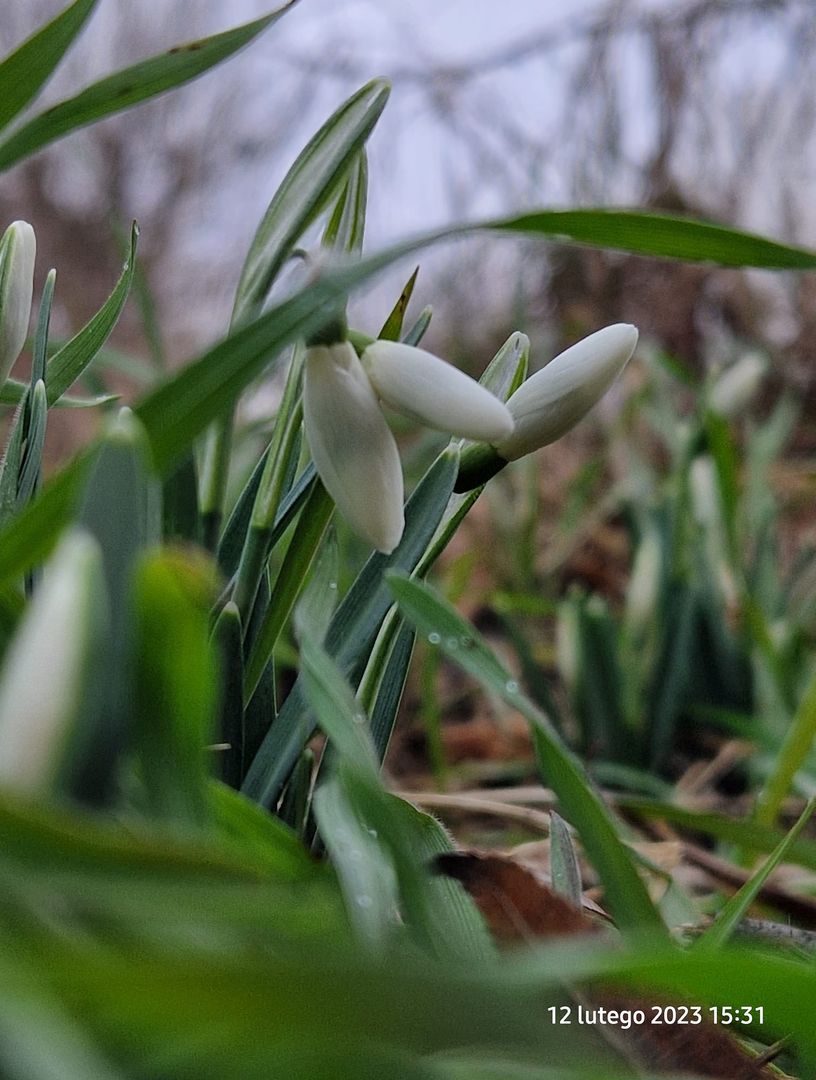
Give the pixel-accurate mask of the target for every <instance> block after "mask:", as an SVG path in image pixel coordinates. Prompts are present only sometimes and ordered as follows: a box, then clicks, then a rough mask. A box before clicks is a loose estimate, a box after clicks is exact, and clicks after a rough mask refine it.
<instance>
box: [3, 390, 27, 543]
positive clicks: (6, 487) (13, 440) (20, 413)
mask: <svg viewBox="0 0 816 1080" xmlns="http://www.w3.org/2000/svg"><path fill="white" fill-rule="evenodd" d="M6 385H8V384H6ZM21 389H22V395H21V397H20V404H19V405H18V406H17V408H16V409H15V411H14V416H13V418H12V421H11V425H10V427H9V431H8V441H7V443H6V450H5V453H4V454H3V460H2V463H0V522H2V523H3V524H6V523H7V522H8V521H9V519H10V518H11V517H12V515H13V514H14V512H15V510H16V509H17V491H18V490H19V486H20V465H21V464H22V460H23V442H24V437H25V416H26V408H27V405H28V395H29V388H28V386H26V385H23V384H21Z"/></svg>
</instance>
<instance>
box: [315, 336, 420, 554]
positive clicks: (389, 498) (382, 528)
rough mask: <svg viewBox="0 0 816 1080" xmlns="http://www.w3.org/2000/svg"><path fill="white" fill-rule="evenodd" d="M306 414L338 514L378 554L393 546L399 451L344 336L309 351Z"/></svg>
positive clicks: (398, 520) (399, 524) (399, 519)
mask: <svg viewBox="0 0 816 1080" xmlns="http://www.w3.org/2000/svg"><path fill="white" fill-rule="evenodd" d="M303 419H304V423H305V426H306V437H307V439H308V440H309V447H310V449H311V452H312V459H313V460H314V463H315V468H316V469H317V471H318V473H319V475H320V479H321V480H322V481H323V483H324V485H325V487H326V490H327V491H328V493H329V494H330V495H331V497H332V498H333V499H334V501H335V503H336V505H337V509H338V510H339V512H340V513H341V515H342V516H343V517H344V518H345V519H346V521H347V522H348V524H349V525H350V526H351V528H352V529H353V530H354V531H355V532H356V533H357V534H358V535H359V536H361V537H362V538H363V539H364V540H366V541H368V543H370V544H372V545H373V546H374V547H375V548H377V549H378V550H379V551H384V552H386V553H387V552H390V551H393V550H394V548H395V547H396V546H397V544H398V543H399V541H400V538H401V536H402V530H403V526H404V518H403V510H402V466H401V463H400V459H399V452H398V451H397V444H396V442H395V441H394V436H393V435H392V434H391V431H390V429H389V427H388V424H387V423H386V421H385V417H384V416H383V414H382V411H381V410H380V406H379V402H378V401H377V397H376V394H375V393H374V391H373V389H372V388H371V383H370V382H369V381H368V377H367V376H366V373H365V371H364V370H363V366H362V364H361V363H360V361H359V360H358V358H357V354H356V353H355V351H354V349H353V347H352V346H351V345H350V344H349V343H348V342H347V341H344V342H340V343H338V344H336V345H331V346H323V345H319V346H314V347H312V348H311V349H309V352H308V354H307V357H306V368H305V374H304V385H303Z"/></svg>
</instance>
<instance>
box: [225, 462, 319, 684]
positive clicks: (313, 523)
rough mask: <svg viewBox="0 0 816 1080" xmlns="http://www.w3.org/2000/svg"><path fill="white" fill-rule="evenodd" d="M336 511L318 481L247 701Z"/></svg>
mask: <svg viewBox="0 0 816 1080" xmlns="http://www.w3.org/2000/svg"><path fill="white" fill-rule="evenodd" d="M333 511H334V502H333V501H332V498H331V496H330V495H329V494H328V492H327V491H326V489H325V488H324V487H323V485H322V484H321V483H317V484H315V486H314V488H313V489H312V492H311V494H310V495H309V498H308V500H307V502H306V505H305V506H304V507H303V511H302V513H301V515H300V518H299V521H298V529H297V537H296V538H295V540H294V541H293V542H292V543H291V544H290V545H289V548H288V550H287V552H286V556H285V558H284V560H283V565H282V566H281V568H280V573H279V574H278V578H277V581H276V582H275V587H274V589H273V591H272V599H271V600H270V602H269V607H268V608H267V609H266V613H265V615H264V618H263V621H262V623H261V625H260V627H259V629H258V634H257V637H256V638H255V643H254V645H253V647H252V652H251V653H250V655H249V660H248V661H247V667H246V675H245V677H244V701H246V702H249V700H250V698H251V697H252V695H253V694H254V693H255V691H256V690H257V688H258V683H259V682H260V681H261V676H262V675H263V673H264V669H265V668H266V665H267V664H268V662H269V658H270V656H271V655H272V650H273V649H274V648H275V643H276V642H277V640H278V635H279V634H280V632H281V630H282V629H283V626H284V623H285V622H286V620H287V618H288V617H289V613H290V612H291V610H292V608H293V606H294V603H295V600H296V599H297V596H298V593H299V592H300V590H301V588H302V586H303V583H304V581H305V579H306V576H307V574H308V573H309V568H310V566H311V565H312V560H313V559H314V557H315V555H316V553H317V549H318V548H319V547H320V541H321V540H322V539H323V534H324V533H325V531H326V526H327V525H328V524H329V519H330V518H331V516H332V512H333Z"/></svg>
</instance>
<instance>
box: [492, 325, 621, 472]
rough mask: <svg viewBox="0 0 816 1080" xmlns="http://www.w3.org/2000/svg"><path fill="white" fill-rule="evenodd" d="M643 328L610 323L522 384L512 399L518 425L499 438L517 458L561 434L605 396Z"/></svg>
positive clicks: (502, 448) (504, 451)
mask: <svg viewBox="0 0 816 1080" xmlns="http://www.w3.org/2000/svg"><path fill="white" fill-rule="evenodd" d="M637 340H638V332H637V329H636V328H635V327H634V326H630V325H629V324H628V323H616V324H615V325H614V326H607V327H605V328H604V329H603V330H599V331H598V332H597V333H595V334H590V336H589V337H587V338H584V339H583V341H579V342H578V343H577V344H576V345H573V346H572V347H571V348H569V349H567V350H566V351H565V352H562V353H560V354H559V355H558V356H556V357H555V359H554V360H551V361H550V363H549V364H547V366H546V367H544V368H542V369H541V370H540V371H537V372H536V373H535V375H532V376H531V377H530V378H529V379H527V381H526V382H524V383H522V385H521V386H520V387H519V388H518V390H516V392H515V394H513V396H512V397H511V398H510V400H509V401H508V402H507V407H508V408H509V410H510V412H511V414H512V416H513V420H514V421H515V427H514V429H513V432H512V434H511V435H509V436H508V437H507V438H505V439H503V440H501V441H497V442H495V443H494V445H495V447H496V450H497V451H498V452H499V454H500V455H501V457H502V458H504V459H505V460H507V461H515V460H516V459H517V458H520V457H524V456H525V454H530V453H532V452H533V451H534V450H538V449H539V448H540V447H542V446H547V445H548V443H551V442H555V440H556V439H560V438H561V436H562V435H564V434H565V433H566V432H567V431H569V429H570V428H572V427H574V426H575V424H577V423H578V421H579V420H581V419H582V418H583V417H584V416H585V415H586V413H588V412H589V410H590V409H591V408H592V407H593V406H594V405H595V404H597V402H598V401H599V400H600V399H601V398H602V397H603V395H604V394H605V393H606V391H607V390H608V389H609V387H610V386H611V385H612V383H613V382H614V381H615V379H616V378H617V377H618V375H620V373H621V371H623V369H624V368H625V367H626V364H627V363H628V361H629V358H630V357H631V355H632V353H633V352H634V351H635V345H637Z"/></svg>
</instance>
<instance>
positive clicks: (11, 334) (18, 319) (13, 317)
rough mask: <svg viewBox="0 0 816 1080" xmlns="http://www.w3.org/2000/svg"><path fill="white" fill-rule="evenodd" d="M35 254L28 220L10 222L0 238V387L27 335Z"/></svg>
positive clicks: (32, 232)
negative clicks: (0, 238)
mask: <svg viewBox="0 0 816 1080" xmlns="http://www.w3.org/2000/svg"><path fill="white" fill-rule="evenodd" d="M36 253H37V241H36V239H35V236H34V230H33V229H32V228H31V226H30V225H29V224H28V222H27V221H14V222H12V224H11V225H9V227H8V228H7V229H6V231H5V233H4V234H3V239H2V240H0V386H2V385H3V383H4V382H5V381H6V379H7V378H8V374H9V372H10V371H11V369H12V367H13V365H14V361H15V360H16V359H17V357H18V356H19V355H20V353H21V352H22V349H23V345H25V340H26V336H27V334H28V323H29V319H30V318H31V294H32V291H33V286H34V257H35V255H36Z"/></svg>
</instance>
